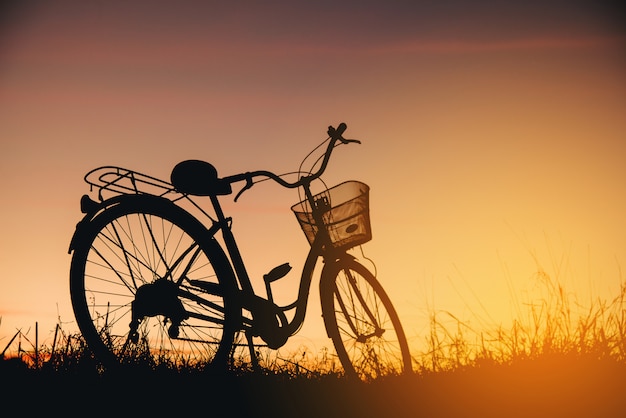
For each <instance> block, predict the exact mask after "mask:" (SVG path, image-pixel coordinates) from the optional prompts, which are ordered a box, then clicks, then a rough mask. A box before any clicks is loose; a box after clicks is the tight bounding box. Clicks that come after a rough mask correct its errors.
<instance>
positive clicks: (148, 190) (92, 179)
mask: <svg viewBox="0 0 626 418" xmlns="http://www.w3.org/2000/svg"><path fill="white" fill-rule="evenodd" d="M85 182H87V184H89V186H90V190H91V191H93V190H94V188H96V189H98V198H99V199H100V200H104V197H103V193H110V194H112V195H120V194H149V195H153V196H160V197H165V198H167V199H170V200H172V201H177V200H179V199H182V198H183V197H185V196H184V195H183V194H182V193H180V192H178V191H176V189H175V188H174V186H173V185H172V184H171V183H168V182H167V181H164V180H161V179H158V178H156V177H152V176H149V175H147V174H142V173H139V172H137V171H133V170H128V169H126V168H121V167H115V166H104V167H98V168H96V169H93V170H91V171H90V172H88V173H87V174H86V175H85Z"/></svg>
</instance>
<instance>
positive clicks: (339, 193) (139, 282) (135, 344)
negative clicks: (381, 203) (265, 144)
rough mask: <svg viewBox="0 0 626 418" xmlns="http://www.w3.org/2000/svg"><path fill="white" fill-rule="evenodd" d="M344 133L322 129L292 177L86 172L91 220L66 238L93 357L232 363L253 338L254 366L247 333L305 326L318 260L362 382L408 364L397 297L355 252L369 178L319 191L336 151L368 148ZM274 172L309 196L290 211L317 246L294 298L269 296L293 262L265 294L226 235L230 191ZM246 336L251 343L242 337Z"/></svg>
mask: <svg viewBox="0 0 626 418" xmlns="http://www.w3.org/2000/svg"><path fill="white" fill-rule="evenodd" d="M345 130H346V125H345V124H344V123H342V124H340V125H338V127H337V128H336V129H335V128H334V127H332V126H330V127H329V128H328V138H326V140H325V141H324V142H322V143H321V144H320V145H318V146H317V147H316V148H315V149H314V150H313V151H312V152H311V153H309V154H308V155H307V157H305V159H304V160H303V162H302V164H301V165H300V169H299V171H298V172H297V173H296V174H297V176H298V179H297V181H294V182H288V181H286V180H285V179H284V178H283V177H285V176H286V175H277V174H274V173H272V172H269V171H253V172H246V173H241V174H236V175H232V176H228V177H223V178H219V177H218V175H217V171H216V169H215V168H214V167H213V166H212V165H211V164H209V163H207V162H203V161H199V160H187V161H183V162H181V163H179V164H177V165H176V166H175V167H174V169H173V171H172V174H171V183H170V182H166V181H163V180H159V179H157V178H155V177H152V176H148V175H145V174H141V173H138V172H135V171H131V170H127V169H123V168H120V167H111V166H107V167H100V168H97V169H95V170H92V171H90V172H89V173H87V175H86V176H85V181H86V182H87V183H88V184H90V187H91V191H93V190H94V188H95V189H96V190H97V192H98V200H97V201H96V200H93V199H91V198H90V197H89V196H88V195H84V196H83V197H82V199H81V211H82V213H84V214H85V215H84V218H83V219H82V220H81V221H80V222H79V223H78V224H77V227H76V231H75V232H74V235H73V237H72V241H71V244H70V253H71V252H73V255H72V261H71V267H70V293H71V299H72V306H73V309H74V314H75V317H76V321H77V323H78V326H79V328H80V330H81V332H82V334H83V336H84V338H85V341H86V342H87V345H88V347H89V348H90V349H91V351H92V352H93V353H94V355H95V356H96V357H97V358H98V360H99V361H100V362H101V363H102V364H103V365H105V366H111V367H113V366H115V365H117V364H119V363H120V362H122V363H123V362H128V361H131V360H132V359H136V358H147V359H149V360H150V361H153V362H155V363H159V362H168V363H170V364H183V363H184V364H189V363H194V362H196V364H206V365H212V366H216V367H217V366H224V365H228V362H229V361H232V353H233V352H234V349H235V347H236V346H243V347H245V346H246V345H247V346H248V347H249V350H250V356H251V359H252V362H253V363H254V364H255V365H258V361H257V359H256V355H255V351H254V343H253V337H260V339H262V340H263V341H264V343H265V344H266V345H267V347H269V348H271V349H278V348H280V347H282V346H283V345H284V344H285V343H286V342H287V340H288V339H289V337H291V336H292V335H294V334H295V333H296V332H298V330H299V329H300V327H301V325H302V324H303V322H304V318H305V313H306V308H307V302H308V297H309V292H310V288H311V283H312V278H313V273H314V269H315V267H316V265H317V264H318V261H319V260H320V259H321V260H322V261H323V268H322V270H321V275H320V280H319V291H320V301H321V308H322V316H323V320H324V325H325V328H326V332H327V335H328V337H329V338H330V339H331V340H332V342H333V344H334V347H335V350H336V354H337V357H338V358H339V360H340V362H341V365H342V366H343V369H344V372H345V374H346V375H347V376H350V377H358V378H360V379H364V380H367V379H371V378H375V377H378V376H381V375H385V374H400V373H404V372H408V371H410V370H411V358H410V354H409V348H408V345H407V340H406V337H405V334H404V331H403V329H402V326H401V324H400V320H399V318H398V315H397V313H396V311H395V309H394V307H393V305H392V303H391V301H390V299H389V297H388V296H387V294H386V293H385V291H384V290H383V288H382V286H381V285H380V283H379V282H378V280H377V279H376V277H375V275H374V274H373V273H372V272H371V271H370V270H369V269H368V268H366V267H365V266H364V265H363V264H362V263H361V262H359V261H358V260H357V258H356V256H355V255H352V254H351V252H350V250H351V249H353V248H354V247H357V246H360V245H362V244H364V243H366V242H367V241H369V240H370V239H371V237H372V235H371V228H370V219H369V187H368V186H367V185H366V184H364V183H361V182H358V181H347V182H344V183H341V184H339V185H337V186H335V187H332V188H325V189H324V190H323V191H322V192H320V193H317V194H313V193H312V191H311V183H312V182H313V181H315V180H318V181H321V179H320V176H321V175H322V174H323V173H324V171H325V169H326V167H327V164H328V162H329V159H330V156H331V153H332V151H333V150H334V148H335V147H336V146H338V145H342V144H348V143H360V141H358V140H353V139H345V138H343V132H344V131H345ZM326 142H328V145H327V147H326V150H325V152H324V153H323V155H322V156H320V157H319V158H318V159H317V160H316V161H315V162H314V163H313V164H312V167H311V170H308V171H307V172H303V171H302V166H303V164H304V162H305V161H306V160H307V159H308V158H309V157H310V156H311V155H313V153H314V152H315V150H317V149H319V148H320V147H322V146H323V145H324V144H325V143H326ZM315 168H316V169H315ZM314 169H315V171H313V170H314ZM291 174H292V175H293V174H294V173H291ZM266 180H273V181H275V182H276V183H278V184H279V185H280V186H283V187H286V188H294V189H298V190H300V191H303V192H304V198H303V200H302V201H301V202H299V203H297V204H296V205H294V206H292V208H291V209H292V210H293V212H294V213H295V215H296V218H297V220H298V221H299V223H300V226H301V228H302V230H303V231H304V233H305V235H306V238H307V239H308V241H309V243H310V251H309V254H308V256H307V258H306V261H305V263H304V266H303V270H302V275H301V279H300V284H299V290H298V296H297V298H296V300H295V302H293V303H292V304H290V305H287V306H279V305H278V304H276V303H275V302H274V298H273V295H272V283H273V282H275V281H276V280H279V279H280V278H282V277H283V276H285V275H286V274H287V273H288V272H289V271H290V270H291V267H290V265H289V264H288V263H285V264H282V265H280V266H278V267H276V268H274V269H272V270H271V271H270V272H269V273H267V274H266V275H264V276H263V278H264V282H265V288H266V292H267V296H266V297H261V296H259V295H257V294H255V292H254V290H253V288H252V284H251V281H250V277H249V276H248V273H247V271H246V267H245V265H244V262H243V259H242V256H241V254H240V251H239V249H238V246H237V243H236V241H235V237H234V235H233V233H232V231H231V222H232V218H229V217H227V216H226V215H225V214H224V213H223V211H222V206H221V205H220V201H219V197H220V196H226V195H229V194H231V193H232V187H231V185H232V184H234V183H239V182H245V184H244V185H243V186H242V188H241V190H240V191H239V192H238V194H237V195H236V196H235V199H234V200H235V201H237V199H238V198H239V197H240V196H241V194H242V193H243V192H244V191H246V190H248V189H250V188H251V187H252V186H253V185H254V184H256V183H258V182H259V181H266ZM322 183H323V182H322ZM105 196H106V197H105ZM200 198H208V199H209V200H210V202H211V206H212V208H213V215H211V214H209V213H208V212H206V211H205V210H204V209H203V208H202V206H201V205H200V204H199V203H198V201H199V200H200ZM183 203H184V204H185V205H188V206H189V207H190V208H193V210H194V211H196V210H197V211H198V213H200V214H201V216H203V217H204V218H205V222H201V221H200V220H199V219H198V218H199V216H194V215H192V214H191V212H190V210H188V209H185V208H184V207H183ZM218 233H219V234H218ZM220 235H221V240H218V238H219V236H220ZM288 313H289V316H290V317H291V318H290V319H289V318H288V315H287V314H288ZM241 333H243V334H241ZM242 335H243V336H245V338H246V340H247V342H246V343H245V344H240V343H239V341H240V337H241V336H242Z"/></svg>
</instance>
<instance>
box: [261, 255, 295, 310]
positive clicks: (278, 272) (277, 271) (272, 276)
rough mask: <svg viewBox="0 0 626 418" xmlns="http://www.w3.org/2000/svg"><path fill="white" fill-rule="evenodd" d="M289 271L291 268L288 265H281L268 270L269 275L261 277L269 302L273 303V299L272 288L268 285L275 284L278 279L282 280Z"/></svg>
mask: <svg viewBox="0 0 626 418" xmlns="http://www.w3.org/2000/svg"><path fill="white" fill-rule="evenodd" d="M290 271H291V266H290V265H289V263H284V264H281V265H280V266H276V267H274V268H273V269H272V270H270V272H269V273H267V274H264V275H263V280H265V290H266V291H267V298H268V300H270V301H271V302H274V297H273V296H272V288H271V286H270V284H271V283H272V282H275V281H276V280H278V279H282V278H283V277H285V276H286V275H287V273H289V272H290Z"/></svg>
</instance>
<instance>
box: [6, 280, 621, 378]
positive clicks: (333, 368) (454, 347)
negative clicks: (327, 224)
mask: <svg viewBox="0 0 626 418" xmlns="http://www.w3.org/2000/svg"><path fill="white" fill-rule="evenodd" d="M535 279H536V281H537V283H539V284H540V285H541V286H542V287H543V289H542V291H541V292H540V294H541V296H540V297H537V298H534V299H531V300H526V301H524V302H522V303H521V307H520V309H519V310H518V312H519V313H520V315H519V317H518V318H516V319H514V320H513V321H512V323H511V325H510V326H507V327H505V326H501V325H500V326H494V327H493V328H492V329H487V330H485V329H474V328H473V327H472V326H471V324H470V322H469V321H464V320H461V319H459V318H458V317H456V316H455V315H454V314H452V313H450V312H448V311H433V312H431V314H430V327H429V330H428V332H427V334H426V335H424V336H421V337H422V338H423V340H424V343H425V344H424V346H425V349H423V350H421V351H419V352H417V351H413V353H412V356H413V369H414V371H415V372H416V373H417V374H418V375H419V374H432V373H436V372H446V371H453V370H457V369H465V368H472V367H481V366H485V365H502V366H506V365H510V364H512V363H515V362H518V361H524V360H533V359H541V358H546V357H554V356H567V357H569V358H571V359H575V358H585V359H598V360H601V359H609V360H611V361H615V362H618V363H623V364H626V284H625V283H622V285H621V287H620V289H619V293H618V294H617V295H616V296H615V297H613V299H610V300H603V299H600V298H597V299H595V300H590V301H589V302H588V303H587V304H583V303H581V302H580V300H578V298H576V295H575V294H572V293H570V292H568V290H567V289H565V288H564V286H563V285H562V284H561V283H559V282H558V280H554V279H553V278H551V277H550V276H549V275H548V274H547V273H545V272H544V271H543V270H541V269H539V270H538V272H537V273H536V277H535ZM5 341H6V340H5ZM3 342H4V341H2V342H0V348H2V343H3ZM4 344H5V345H4V347H3V348H4V349H3V351H2V356H1V358H2V361H1V362H0V365H1V366H2V367H5V368H6V367H7V365H8V364H9V363H11V364H17V363H19V364H20V367H26V368H29V369H39V368H47V369H51V370H58V371H67V370H73V369H74V370H76V369H91V370H95V371H98V372H101V371H102V369H101V368H100V367H99V366H98V362H97V360H96V359H94V358H93V356H92V355H91V354H90V353H89V350H88V349H87V344H86V342H85V341H84V339H83V338H82V336H81V335H80V334H68V333H66V332H64V330H63V329H62V326H61V325H60V324H59V325H57V327H56V329H55V332H54V337H53V340H52V342H51V343H49V344H38V342H37V335H36V332H35V335H34V336H33V335H32V333H30V332H26V333H24V332H22V331H21V330H18V331H17V332H16V333H15V334H14V336H13V338H11V339H9V341H6V342H4ZM256 354H257V356H258V359H259V365H260V370H261V372H262V373H264V374H280V375H284V376H286V377H309V378H317V377H320V376H324V375H330V376H339V375H341V365H340V363H339V361H338V360H337V358H336V356H335V355H334V351H333V349H332V348H323V349H322V350H321V351H320V352H317V353H316V352H313V351H311V350H309V349H308V348H307V347H304V346H302V347H298V348H297V349H295V350H292V351H291V352H287V353H285V352H284V351H274V350H269V351H263V350H258V351H257V353H256ZM125 362H126V363H127V364H130V365H134V366H141V367H147V368H160V369H170V370H174V369H175V370H180V369H185V368H186V369H188V370H194V369H198V370H199V369H202V368H203V365H201V364H192V363H189V364H177V365H174V364H166V363H163V364H154V363H152V364H145V363H143V360H142V358H141V357H140V356H138V357H137V358H128V359H126V361H125ZM231 367H232V369H233V370H234V371H237V372H239V373H241V372H252V371H255V369H253V367H252V366H251V363H250V358H249V356H248V355H245V353H244V354H241V355H239V356H238V357H235V358H233V361H232V364H231ZM258 370H259V369H256V371H258Z"/></svg>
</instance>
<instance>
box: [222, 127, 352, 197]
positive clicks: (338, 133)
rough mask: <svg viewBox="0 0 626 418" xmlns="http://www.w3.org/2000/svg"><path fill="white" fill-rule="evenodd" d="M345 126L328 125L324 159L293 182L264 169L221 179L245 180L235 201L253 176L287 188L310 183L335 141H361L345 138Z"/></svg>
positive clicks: (328, 155) (316, 175) (249, 184)
mask: <svg viewBox="0 0 626 418" xmlns="http://www.w3.org/2000/svg"><path fill="white" fill-rule="evenodd" d="M347 127H348V126H347V125H346V124H345V123H343V122H342V123H340V124H339V125H338V126H337V128H335V127H333V126H329V127H328V131H327V132H328V136H329V137H330V142H329V143H328V147H327V148H326V152H325V153H324V159H323V160H322V164H321V165H320V168H319V169H318V170H317V171H316V172H315V173H310V174H308V175H306V176H301V177H300V178H299V179H298V180H297V181H295V182H288V181H286V180H285V179H283V178H282V177H281V176H279V175H278V174H275V173H272V172H271V171H265V170H258V171H251V172H246V173H241V174H235V175H232V176H227V177H224V178H222V181H224V182H227V183H229V184H231V183H236V182H239V181H243V180H245V181H246V184H245V186H244V187H243V188H242V189H241V190H240V191H239V192H238V193H237V195H236V196H235V202H236V201H237V199H239V197H240V196H241V195H242V194H243V192H245V191H246V190H248V189H250V188H251V187H252V186H253V185H254V182H253V179H254V178H255V177H266V178H268V179H271V180H274V181H275V182H276V183H278V184H280V185H281V186H283V187H286V188H289V189H293V188H296V187H301V186H303V185H305V184H310V183H311V182H312V181H313V180H315V179H317V178H318V177H320V176H321V175H322V174H323V173H324V171H325V170H326V166H327V165H328V160H329V159H330V155H331V153H332V151H333V149H334V148H335V146H336V144H337V142H341V143H342V144H349V143H357V144H360V143H361V141H359V140H357V139H345V138H344V137H343V133H344V132H345V131H346V129H347Z"/></svg>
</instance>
